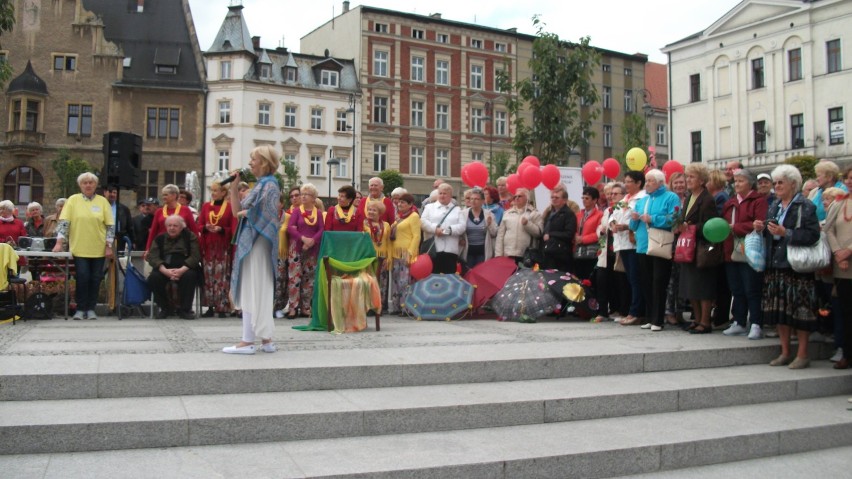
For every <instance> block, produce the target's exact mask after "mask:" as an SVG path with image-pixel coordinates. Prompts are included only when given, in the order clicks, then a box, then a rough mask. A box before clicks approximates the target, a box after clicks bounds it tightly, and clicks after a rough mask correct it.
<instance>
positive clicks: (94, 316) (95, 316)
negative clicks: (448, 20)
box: [86, 309, 98, 319]
mask: <svg viewBox="0 0 852 479" xmlns="http://www.w3.org/2000/svg"><path fill="white" fill-rule="evenodd" d="M86 319H98V313H96V312H95V310H94V309H90V310H88V311H86Z"/></svg>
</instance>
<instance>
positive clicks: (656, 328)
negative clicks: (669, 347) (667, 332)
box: [651, 324, 663, 332]
mask: <svg viewBox="0 0 852 479" xmlns="http://www.w3.org/2000/svg"><path fill="white" fill-rule="evenodd" d="M662 330H663V327H662V326H657V325H656V324H655V325H653V326H651V331H655V332H656V331H662Z"/></svg>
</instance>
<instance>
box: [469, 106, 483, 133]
mask: <svg viewBox="0 0 852 479" xmlns="http://www.w3.org/2000/svg"><path fill="white" fill-rule="evenodd" d="M484 116H485V113H484V110H483V109H482V108H471V109H470V131H471V132H472V133H482V132H483V130H482V118H483V117H484Z"/></svg>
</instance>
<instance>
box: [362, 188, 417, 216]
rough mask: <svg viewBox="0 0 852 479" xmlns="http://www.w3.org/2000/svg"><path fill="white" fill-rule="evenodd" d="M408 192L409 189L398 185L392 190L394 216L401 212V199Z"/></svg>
mask: <svg viewBox="0 0 852 479" xmlns="http://www.w3.org/2000/svg"><path fill="white" fill-rule="evenodd" d="M406 193H408V190H406V189H405V188H403V187H401V186H397V187H396V188H394V189H393V191H391V203H392V204H393V214H394V216H396V214H397V212H399V199H400V198H401V197H402V195H404V194H406ZM353 201H354V200H353Z"/></svg>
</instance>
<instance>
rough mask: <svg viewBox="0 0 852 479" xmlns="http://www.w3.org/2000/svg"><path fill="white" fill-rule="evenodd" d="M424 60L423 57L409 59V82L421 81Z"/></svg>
mask: <svg viewBox="0 0 852 479" xmlns="http://www.w3.org/2000/svg"><path fill="white" fill-rule="evenodd" d="M425 63H426V59H425V58H423V57H411V81H423V65H424V64H425Z"/></svg>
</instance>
